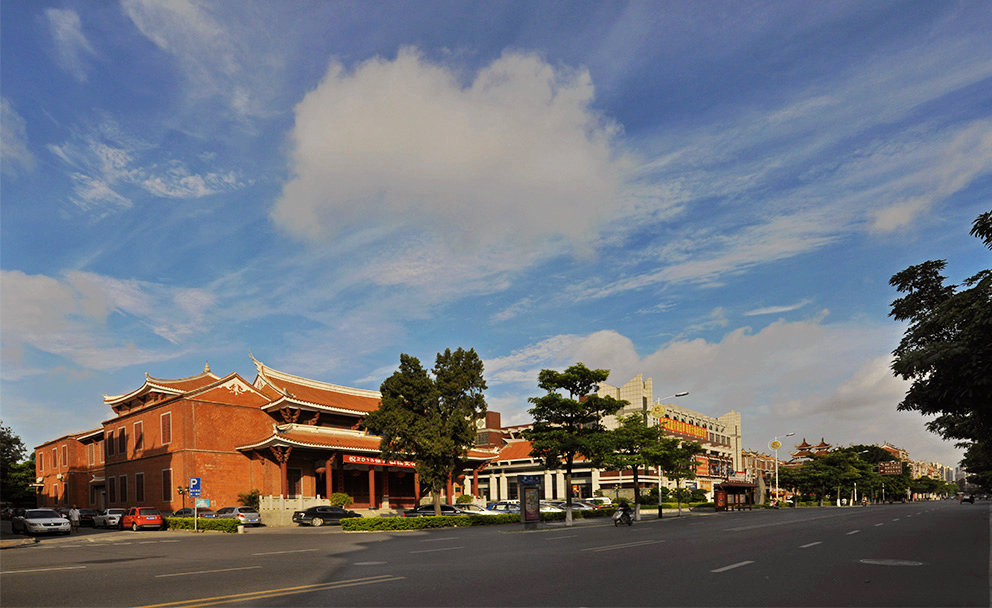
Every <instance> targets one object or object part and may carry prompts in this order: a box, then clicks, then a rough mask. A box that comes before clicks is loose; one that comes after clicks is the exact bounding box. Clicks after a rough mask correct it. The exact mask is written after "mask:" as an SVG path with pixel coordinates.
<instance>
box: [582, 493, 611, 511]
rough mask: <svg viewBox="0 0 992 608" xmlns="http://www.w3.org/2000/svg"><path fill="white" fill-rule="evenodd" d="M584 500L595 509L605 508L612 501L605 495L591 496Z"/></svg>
mask: <svg viewBox="0 0 992 608" xmlns="http://www.w3.org/2000/svg"><path fill="white" fill-rule="evenodd" d="M585 502H587V503H589V504H591V505H592V506H594V507H596V508H597V509H605V508H607V507H612V506H613V501H612V500H610V499H609V498H607V497H605V496H594V497H593V498H589V499H587V500H586V501H585Z"/></svg>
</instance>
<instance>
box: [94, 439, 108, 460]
mask: <svg viewBox="0 0 992 608" xmlns="http://www.w3.org/2000/svg"><path fill="white" fill-rule="evenodd" d="M96 453H97V454H99V455H100V462H101V463H103V462H106V461H107V459H106V458H104V453H103V439H101V440H99V441H97V442H96Z"/></svg>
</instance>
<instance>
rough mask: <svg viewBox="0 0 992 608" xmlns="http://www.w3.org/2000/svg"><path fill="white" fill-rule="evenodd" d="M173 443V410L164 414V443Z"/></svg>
mask: <svg viewBox="0 0 992 608" xmlns="http://www.w3.org/2000/svg"><path fill="white" fill-rule="evenodd" d="M167 443H172V412H166V413H164V414H162V444H163V445H164V444H167Z"/></svg>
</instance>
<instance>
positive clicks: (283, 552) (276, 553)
mask: <svg viewBox="0 0 992 608" xmlns="http://www.w3.org/2000/svg"><path fill="white" fill-rule="evenodd" d="M311 551H320V549H293V550H292V551H269V552H267V553H252V555H253V556H255V555H283V554H285V553H310V552H311Z"/></svg>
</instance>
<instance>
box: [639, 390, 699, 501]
mask: <svg viewBox="0 0 992 608" xmlns="http://www.w3.org/2000/svg"><path fill="white" fill-rule="evenodd" d="M688 394H689V391H680V392H678V393H675V394H674V395H669V396H667V397H662V398H661V399H658V401H659V403H658V405H656V406H654V407H653V408H651V415H652V416H654V417H655V418H657V419H658V426H659V427H661V419H662V418H663V417H664V416H665V414H666V413H667V411H666V410H665V406H664V405H662V404H661V403H660V402H661V401H664V400H665V399H673V398H675V397H685V396H686V395H688ZM643 409H644V424H645V425H646V424H647V423H648V405H647V403H644V405H643ZM661 477H662V476H661V466H660V465H659V466H658V518H659V519H661V517H662V512H661V485H662V483H661ZM634 491H635V492H636V491H637V488H634Z"/></svg>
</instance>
